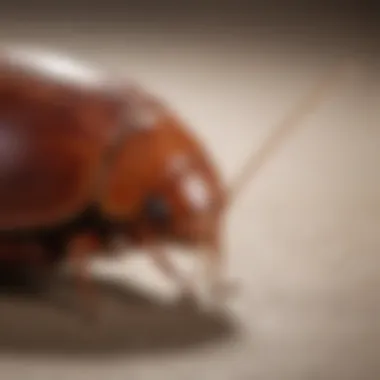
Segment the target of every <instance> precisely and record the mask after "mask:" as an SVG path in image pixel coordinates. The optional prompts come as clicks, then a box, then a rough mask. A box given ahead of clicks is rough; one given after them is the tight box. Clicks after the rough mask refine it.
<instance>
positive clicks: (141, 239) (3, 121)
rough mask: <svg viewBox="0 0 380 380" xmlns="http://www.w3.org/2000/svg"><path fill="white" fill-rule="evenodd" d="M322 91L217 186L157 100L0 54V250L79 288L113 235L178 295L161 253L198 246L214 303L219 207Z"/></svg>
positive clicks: (33, 56) (194, 144) (43, 61)
mask: <svg viewBox="0 0 380 380" xmlns="http://www.w3.org/2000/svg"><path fill="white" fill-rule="evenodd" d="M331 78H332V77H331V76H329V78H328V80H327V85H331V83H332V80H331ZM327 87H328V86H326V83H323V85H322V86H321V87H318V89H316V90H314V91H313V92H312V95H311V96H309V97H307V98H306V99H305V101H304V102H303V103H302V105H301V107H300V108H297V109H296V110H295V111H293V112H292V113H291V115H290V116H288V117H287V118H285V120H284V121H283V122H281V123H280V125H279V126H278V128H277V129H276V130H275V133H274V134H273V136H272V138H271V139H270V140H269V143H268V144H266V145H265V146H264V148H263V149H262V150H260V151H259V152H258V153H256V155H255V156H254V157H252V158H251V159H249V163H248V166H247V167H245V168H244V169H243V170H242V174H241V175H239V176H238V179H237V180H236V182H235V184H234V185H233V186H231V187H227V186H225V185H223V184H222V181H221V178H220V176H219V173H218V171H217V169H216V167H215V165H214V163H213V162H211V159H210V156H209V155H208V154H207V151H206V149H205V148H204V147H203V145H202V143H201V142H200V141H199V140H198V139H197V138H196V137H195V136H194V134H193V133H192V132H191V131H190V129H189V128H188V127H187V126H185V125H184V124H183V122H182V121H181V120H180V119H179V118H178V117H177V116H176V115H175V114H174V112H173V111H171V110H170V109H169V107H167V106H166V105H164V104H163V103H162V102H161V101H159V100H158V99H157V98H156V97H153V96H152V95H150V94H148V93H146V92H145V91H143V90H142V89H141V88H138V87H137V86H132V85H129V84H128V83H125V85H124V84H120V83H116V81H114V80H113V79H112V78H111V79H110V78H108V77H103V76H102V75H101V74H99V73H98V72H93V71H91V70H90V69H88V68H83V67H81V66H80V64H79V63H78V62H75V61H73V60H69V59H67V57H59V56H56V55H51V54H48V53H46V52H38V51H37V52H30V51H27V50H23V49H21V50H15V49H13V50H5V51H4V52H3V54H2V56H1V63H0V176H1V180H0V231H1V232H0V239H9V238H10V236H11V237H12V238H13V239H16V240H17V238H18V236H20V238H21V236H22V237H23V239H24V241H25V242H26V243H25V244H30V246H31V247H32V246H33V247H34V252H37V253H38V252H40V253H41V252H42V253H43V254H41V255H39V256H38V255H36V257H39V258H40V259H41V262H42V261H49V260H50V261H51V262H54V261H55V260H56V259H57V258H58V259H59V260H61V259H62V258H65V259H67V260H69V261H71V263H73V264H74V268H75V269H76V270H77V272H76V273H77V276H76V278H77V279H78V281H79V284H80V286H84V289H89V288H88V287H87V286H88V285H89V283H90V281H89V279H88V272H87V265H86V264H87V263H88V260H89V258H90V257H91V256H92V254H93V252H94V250H97V249H99V248H107V247H109V246H110V242H111V241H112V240H113V238H114V237H115V236H122V237H123V238H125V239H126V240H128V241H129V242H130V244H133V245H134V244H142V245H144V246H146V247H148V248H149V250H150V256H151V257H152V259H153V260H154V262H155V263H156V264H157V265H158V266H159V267H160V268H161V269H162V270H163V271H164V272H165V273H166V274H167V275H169V276H171V277H172V278H173V279H175V280H176V281H178V284H179V285H180V286H181V287H182V289H183V291H185V292H191V291H192V284H191V283H190V282H189V281H188V280H187V279H185V278H184V277H182V276H180V275H179V274H178V272H177V270H176V269H175V268H174V266H173V265H172V263H171V262H170V260H169V259H168V257H167V256H166V252H165V251H164V250H163V248H162V243H163V242H174V243H178V244H182V245H188V246H192V247H195V246H196V247H202V248H205V249H206V251H207V252H208V254H206V255H205V257H207V258H208V259H209V263H210V265H209V266H208V268H209V269H210V272H209V280H210V284H211V290H212V294H213V295H214V296H215V295H216V294H223V293H224V292H225V290H226V284H227V283H226V282H225V281H224V280H223V276H222V272H221V270H222V242H221V231H222V225H223V219H224V217H225V214H226V210H227V208H228V207H229V206H230V204H231V201H232V200H233V199H236V194H237V191H238V190H240V189H241V188H242V186H243V184H244V183H245V181H246V179H247V177H248V176H247V175H248V174H249V175H252V171H253V170H254V169H258V168H259V167H260V166H261V165H262V163H263V160H264V159H266V158H267V156H268V153H271V152H272V151H273V149H274V147H276V146H277V145H276V144H277V143H278V142H280V141H281V140H282V139H283V138H284V137H285V136H286V135H287V134H288V133H289V132H290V130H291V129H292V128H293V127H294V126H295V125H296V124H297V122H298V121H299V119H300V118H301V116H303V115H304V114H305V113H306V111H309V110H311V109H312V108H313V107H315V106H316V104H317V103H318V102H319V101H320V100H321V99H322V96H321V95H322V93H323V92H324V91H325V90H326V88H327ZM0 242H1V240H0ZM36 245H37V246H39V247H40V251H39V250H38V249H36ZM15 247H16V246H15ZM23 247H24V251H25V247H27V245H24V246H23ZM7 249H8V251H9V252H12V247H9V245H8V248H7ZM1 250H2V246H1V244H0V251H1ZM14 252H15V255H18V253H17V252H19V251H18V250H17V249H14ZM20 257H23V256H21V255H20ZM0 259H1V254H0ZM227 285H228V284H227ZM86 291H87V290H86Z"/></svg>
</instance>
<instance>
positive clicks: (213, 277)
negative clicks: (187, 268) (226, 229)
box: [205, 235, 238, 302]
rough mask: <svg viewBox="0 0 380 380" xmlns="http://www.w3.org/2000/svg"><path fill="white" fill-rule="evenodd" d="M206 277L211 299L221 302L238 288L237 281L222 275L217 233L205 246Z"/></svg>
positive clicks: (221, 250) (221, 251)
mask: <svg viewBox="0 0 380 380" xmlns="http://www.w3.org/2000/svg"><path fill="white" fill-rule="evenodd" d="M206 250H207V254H206V255H205V256H206V260H207V262H206V265H207V266H206V278H207V279H208V280H209V291H210V295H211V298H212V301H216V302H223V301H224V300H225V299H226V298H229V297H230V296H231V295H233V294H234V293H235V292H236V291H237V290H238V283H237V282H235V281H232V280H227V279H226V278H225V277H224V275H223V269H224V262H223V246H222V243H221V239H220V237H219V235H215V236H213V237H212V239H211V240H210V242H209V244H208V245H207V247H206Z"/></svg>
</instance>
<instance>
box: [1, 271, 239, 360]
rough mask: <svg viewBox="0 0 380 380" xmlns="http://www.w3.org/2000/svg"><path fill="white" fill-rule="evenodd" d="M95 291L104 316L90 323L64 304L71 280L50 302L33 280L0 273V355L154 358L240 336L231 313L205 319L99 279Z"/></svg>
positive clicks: (193, 309)
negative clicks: (133, 356) (142, 355)
mask: <svg viewBox="0 0 380 380" xmlns="http://www.w3.org/2000/svg"><path fill="white" fill-rule="evenodd" d="M18 269H20V268H18ZM95 284H96V286H97V289H98V291H99V296H100V297H99V300H98V302H99V305H100V309H101V314H100V318H99V320H98V321H96V322H95V323H88V321H86V320H85V319H83V318H81V316H80V313H78V309H77V308H76V307H74V308H73V307H72V306H73V304H72V302H66V301H64V300H65V299H66V300H67V296H69V297H68V298H69V299H70V300H71V301H72V300H73V299H75V297H73V293H74V290H73V287H72V283H71V282H70V279H68V278H67V277H66V278H65V277H63V276H61V277H60V278H59V281H58V282H57V281H54V289H52V291H49V292H48V294H49V295H48V296H47V292H46V291H45V290H42V291H41V288H42V289H46V287H45V288H44V287H43V286H41V284H38V283H36V282H35V281H34V278H33V276H27V275H26V273H25V272H24V273H23V272H22V271H18V272H15V271H9V268H0V308H1V312H0V353H2V352H3V353H7V354H9V353H12V354H17V355H20V354H21V355H28V356H36V355H42V356H46V355H49V356H50V355H64V356H68V355H72V356H74V357H78V356H80V355H85V356H86V355H90V356H94V355H103V356H104V355H112V356H115V355H118V354H123V355H125V354H126V353H127V354H129V355H134V354H140V355H141V354H145V355H146V354H153V355H154V354H162V353H164V352H172V351H176V352H178V350H186V349H190V348H194V347H197V346H202V345H205V344H216V345H219V344H221V343H228V342H231V340H232V341H233V340H236V338H237V337H238V336H239V334H238V329H237V324H236V323H235V321H234V318H233V317H232V316H231V315H230V313H228V312H226V313H222V312H206V311H202V310H201V308H200V307H197V306H196V305H195V304H190V303H189V304H188V303H184V302H170V303H165V304H163V303H162V302H159V301H158V300H156V299H155V298H154V297H152V296H149V295H145V294H144V293H142V292H141V291H140V290H137V289H136V288H134V287H132V286H126V285H125V284H124V283H123V284H118V283H116V282H111V281H109V280H104V279H97V280H96V282H95ZM58 294H59V296H58ZM62 301H63V302H62ZM68 305H71V307H67V306H68ZM75 305H76V304H75Z"/></svg>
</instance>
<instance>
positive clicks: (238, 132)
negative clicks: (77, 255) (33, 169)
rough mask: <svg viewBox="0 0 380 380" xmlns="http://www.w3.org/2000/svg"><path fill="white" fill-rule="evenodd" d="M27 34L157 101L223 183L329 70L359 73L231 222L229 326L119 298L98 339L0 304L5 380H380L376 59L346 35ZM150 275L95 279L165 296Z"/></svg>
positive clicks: (139, 264)
mask: <svg viewBox="0 0 380 380" xmlns="http://www.w3.org/2000/svg"><path fill="white" fill-rule="evenodd" d="M330 21H331V20H330ZM328 22H329V20H326V23H327V24H326V25H328ZM9 24H10V22H9ZM330 24H331V23H330ZM6 25H7V24H5V26H6ZM31 25H33V24H32V23H31V24H29V28H30V29H29V30H28V32H25V25H22V23H20V27H19V28H18V27H17V25H16V26H14V27H11V26H9V27H8V28H9V33H8V38H9V40H12V38H13V37H14V40H15V39H16V40H17V39H18V40H20V41H21V38H28V40H30V41H37V42H38V43H42V44H43V45H44V46H48V47H50V46H53V47H57V46H58V45H59V46H58V47H61V48H67V49H70V52H74V53H78V54H81V55H82V56H83V57H85V58H89V59H96V60H97V62H99V63H100V64H104V65H107V66H108V67H110V68H112V69H117V70H121V71H124V72H125V73H126V75H128V76H132V77H134V78H136V79H137V80H138V81H141V82H142V83H143V84H146V85H148V86H149V87H150V88H151V89H152V90H153V91H155V92H156V93H160V94H162V95H163V96H164V97H165V98H166V99H167V100H168V101H169V102H171V104H172V105H173V106H174V108H176V109H177V110H178V111H179V112H180V113H181V114H182V115H183V116H184V117H185V118H186V119H187V120H189V122H190V123H191V125H193V126H194V129H196V131H197V132H198V133H199V134H200V136H202V137H203V138H204V140H205V142H206V143H207V144H208V146H209V147H210V150H211V152H212V154H213V155H214V157H215V158H216V160H217V161H218V162H219V163H220V165H221V168H222V170H223V173H224V174H225V177H226V178H227V179H230V178H233V175H234V173H235V172H236V170H237V169H238V168H239V167H240V165H241V163H242V162H243V161H244V159H245V157H246V156H247V155H248V154H249V152H250V150H251V149H257V148H258V147H259V146H261V144H262V142H263V140H264V139H265V137H266V136H267V135H268V133H270V131H271V128H272V127H273V125H274V124H275V123H276V122H277V121H278V120H279V119H280V118H281V117H282V116H283V115H284V113H285V112H286V111H287V110H288V109H289V108H290V107H292V106H293V104H294V103H295V102H296V101H297V100H299V99H300V98H301V97H302V95H303V94H304V93H305V92H306V91H307V90H308V89H309V87H310V86H312V85H313V84H314V83H315V81H316V80H318V79H319V78H320V76H321V75H322V74H323V72H324V70H325V69H326V68H328V67H329V65H331V64H335V63H336V62H338V61H339V59H340V58H342V57H344V56H345V57H353V58H354V59H355V64H356V66H355V68H354V69H353V70H352V71H350V72H349V73H348V74H347V79H346V80H345V81H344V83H343V84H342V85H341V86H340V87H339V88H338V89H337V90H336V91H335V92H334V94H333V95H332V96H331V97H330V98H329V99H328V101H326V102H325V103H324V104H323V105H322V106H321V107H320V108H319V109H318V111H316V112H315V113H313V114H312V115H310V117H309V118H308V119H307V120H306V121H305V122H304V126H303V128H302V129H300V130H299V131H298V132H297V133H296V134H295V135H294V136H292V138H291V139H289V141H288V142H287V143H286V144H285V145H283V146H282V148H281V149H280V150H279V151H278V152H277V154H276V155H275V156H273V157H272V160H271V161H270V162H268V164H267V165H266V166H265V168H263V170H261V171H260V174H259V175H258V176H257V177H256V178H255V181H254V182H252V184H251V186H249V188H247V189H246V191H245V192H244V194H243V195H242V197H241V199H240V200H239V202H238V203H237V204H236V206H235V208H234V209H233V210H231V213H230V216H229V219H228V233H226V240H227V248H228V249H227V251H228V254H229V261H230V264H231V265H230V270H229V272H230V274H231V276H233V277H235V278H238V279H239V280H240V281H241V285H242V291H241V293H240V294H239V295H238V296H237V298H236V299H235V300H234V301H233V302H232V303H231V306H230V311H229V314H228V315H227V316H217V317H215V316H209V315H205V314H203V313H201V314H198V313H196V312H195V311H191V310H188V309H183V308H182V307H180V306H175V305H174V306H170V307H169V309H166V308H163V307H161V306H155V304H151V303H150V302H149V301H146V300H145V298H144V297H143V296H141V297H140V296H137V295H133V294H132V295H131V294H129V295H128V292H129V291H128V290H125V292H127V293H126V294H123V292H124V291H123V290H122V289H123V287H118V290H117V291H116V289H114V288H113V290H111V291H109V292H108V293H105V297H103V298H104V307H103V312H104V314H103V317H102V324H101V326H99V327H91V326H83V325H81V324H80V323H79V322H78V320H77V319H76V318H75V316H73V315H71V314H67V313H66V312H63V311H62V312H60V311H59V310H57V309H54V308H51V307H48V306H46V304H44V305H41V304H40V303H35V302H34V301H23V300H22V299H18V301H17V302H16V301H13V300H10V299H9V298H5V297H3V298H1V303H0V308H1V312H0V377H1V378H4V379H7V380H8V379H9V380H13V379H26V378H28V379H30V380H32V379H38V380H44V379H51V378H57V379H71V380H76V379H92V380H97V379H99V380H100V379H105V378H110V379H114V380H117V379H123V380H124V379H134V380H140V379H141V380H145V379H156V380H161V379H162V380H171V379H173V380H177V379H183V380H187V379H189V380H190V379H197V380H203V379H204V380H206V379H207V380H212V379H218V380H232V379H236V380H251V379H259V380H261V379H262V380H288V379H289V380H309V379H313V380H314V379H315V380H317V379H323V380H327V379H344V380H354V379H355V380H359V379H360V380H375V379H377V378H379V377H380V364H379V363H380V361H379V359H380V357H379V356H380V354H379V349H380V318H379V312H380V310H379V308H380V306H379V305H380V304H379V290H380V276H379V265H380V259H379V251H380V250H379V248H380V235H379V232H380V228H379V225H380V202H379V194H380V181H379V178H378V170H377V168H378V162H379V159H380V151H379V148H378V147H379V142H380V130H379V126H378V123H379V109H380V107H379V101H380V90H379V87H380V77H379V72H380V71H379V70H378V68H379V66H378V62H376V61H375V57H373V56H371V54H370V53H371V52H370V46H364V45H361V44H360V43H359V42H358V41H356V42H354V37H353V36H351V37H352V38H350V37H349V36H348V35H347V36H346V37H347V38H343V37H342V34H344V33H343V32H342V31H340V33H341V34H340V35H339V37H336V39H334V38H333V37H331V36H327V35H325V36H324V38H321V41H319V40H318V39H317V38H311V37H310V36H309V37H310V41H308V39H307V36H306V35H305V34H303V35H301V34H300V35H298V39H297V38H296V36H295V37H294V38H295V40H296V42H292V39H291V38H290V37H289V35H287V38H288V39H289V40H288V41H286V38H285V37H284V36H281V37H280V36H278V38H277V36H275V35H272V36H271V35H270V32H268V31H269V30H270V28H269V26H267V28H268V29H265V28H263V29H262V30H261V32H262V34H260V33H259V34H256V37H253V36H252V35H249V36H248V37H247V36H246V38H245V39H244V36H243V37H242V38H241V39H240V40H239V41H235V40H234V39H233V38H232V37H229V36H228V35H224V36H222V37H218V36H217V35H212V34H210V35H209V36H208V37H203V38H197V37H196V36H189V35H186V33H183V35H180V33H178V34H176V35H175V36H171V37H170V38H169V37H168V36H165V35H160V34H159V33H155V32H154V31H152V32H151V33H148V32H146V33H145V34H143V33H138V32H136V31H135V32H132V31H131V32H130V33H128V32H127V31H126V30H124V31H123V33H121V32H120V33H119V32H118V31H117V30H116V29H112V28H111V27H109V28H108V29H107V30H106V31H102V29H101V27H100V26H99V28H98V29H96V28H95V29H94V28H93V29H91V27H90V25H87V27H86V26H82V29H80V28H79V27H78V30H79V32H78V33H77V34H76V35H75V38H72V35H73V33H74V31H75V28H74V24H71V27H70V28H69V29H70V30H68V29H67V27H64V25H66V24H64V23H63V22H62V23H61V24H59V23H57V24H55V27H54V28H53V27H52V25H53V24H52V23H50V24H47V23H46V24H40V25H39V27H38V28H37V27H33V26H31ZM326 25H325V26H326ZM66 26H67V25H66ZM90 29H91V30H92V31H91V32H90V31H89V30H90ZM46 31H48V33H47V32H46ZM95 31H96V32H95ZM265 31H267V32H268V33H267V34H265ZM70 33H71V34H70ZM326 33H327V32H326ZM242 34H244V33H242ZM290 34H291V33H290ZM295 34H297V32H295ZM353 35H354V33H353ZM54 38H55V39H54ZM281 38H282V40H281ZM100 39H101V40H102V44H99V41H100ZM280 40H281V43H277V44H276V43H275V42H274V41H277V42H279V41H280ZM318 42H319V43H318ZM356 43H357V44H356ZM100 45H101V46H100ZM346 45H347V46H346ZM359 46H360V49H359ZM365 49H368V53H369V54H367V51H365ZM148 264H149V263H148V262H147V261H145V258H144V257H141V258H139V259H138V258H137V257H136V258H131V259H127V258H126V259H125V260H124V259H122V260H120V261H119V262H111V263H106V264H101V265H99V266H96V267H95V269H97V270H98V271H99V273H102V274H106V275H107V276H108V275H109V274H112V276H113V277H115V278H118V279H119V280H120V282H123V281H124V277H125V276H127V277H128V279H129V280H130V281H134V282H136V283H138V284H139V286H141V287H143V288H145V291H147V292H152V294H153V295H155V294H157V296H158V295H162V298H165V297H164V295H165V294H169V295H171V294H172V289H171V287H170V286H169V285H168V284H167V283H166V282H165V281H163V279H162V277H161V276H160V275H159V274H157V273H156V272H155V271H154V270H153V269H152V268H151V267H150V266H149V265H148ZM107 294H108V296H106V295H107ZM124 296H125V297H127V298H126V300H127V301H128V302H124V301H123V300H124V299H125V298H124ZM157 299H161V297H159V298H157ZM230 314H231V316H230ZM25 316H27V318H26V319H25ZM230 317H231V320H230ZM231 324H232V326H233V325H234V324H237V325H238V326H239V329H240V330H242V332H243V334H241V335H234V334H233V330H232V329H233V327H231Z"/></svg>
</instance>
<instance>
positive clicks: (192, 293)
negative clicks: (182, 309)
mask: <svg viewBox="0 0 380 380" xmlns="http://www.w3.org/2000/svg"><path fill="white" fill-rule="evenodd" d="M150 258H151V259H152V260H153V263H154V264H155V265H156V267H157V268H158V269H159V270H160V271H161V273H163V274H164V275H165V277H167V278H168V279H169V280H171V281H173V282H174V283H175V284H176V285H178V286H179V288H180V297H181V299H186V300H191V301H193V300H195V299H196V289H195V283H194V282H193V281H192V280H191V279H190V278H188V277H186V276H184V275H183V274H182V273H180V271H179V269H178V267H177V266H176V265H175V264H174V263H173V261H172V260H171V259H170V257H169V256H168V252H167V251H165V250H164V249H163V248H162V247H158V246H156V247H151V248H150Z"/></svg>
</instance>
